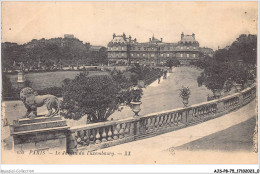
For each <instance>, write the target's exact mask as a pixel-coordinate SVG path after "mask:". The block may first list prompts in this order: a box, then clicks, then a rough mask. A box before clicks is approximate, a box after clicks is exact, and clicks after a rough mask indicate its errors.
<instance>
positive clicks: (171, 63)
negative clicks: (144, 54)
mask: <svg viewBox="0 0 260 174" xmlns="http://www.w3.org/2000/svg"><path fill="white" fill-rule="evenodd" d="M173 65H174V61H173V60H172V59H168V60H167V61H166V66H167V67H169V68H172V67H173Z"/></svg>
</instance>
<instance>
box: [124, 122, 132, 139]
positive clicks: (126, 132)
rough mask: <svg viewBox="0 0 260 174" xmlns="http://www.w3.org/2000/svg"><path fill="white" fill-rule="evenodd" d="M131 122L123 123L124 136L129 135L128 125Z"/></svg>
mask: <svg viewBox="0 0 260 174" xmlns="http://www.w3.org/2000/svg"><path fill="white" fill-rule="evenodd" d="M130 124H131V123H126V124H125V137H129V127H130Z"/></svg>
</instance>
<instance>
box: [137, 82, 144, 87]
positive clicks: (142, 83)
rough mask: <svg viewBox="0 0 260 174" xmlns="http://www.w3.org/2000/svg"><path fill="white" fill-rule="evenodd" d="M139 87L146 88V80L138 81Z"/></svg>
mask: <svg viewBox="0 0 260 174" xmlns="http://www.w3.org/2000/svg"><path fill="white" fill-rule="evenodd" d="M137 86H138V87H139V88H144V87H145V83H144V80H138V81H137Z"/></svg>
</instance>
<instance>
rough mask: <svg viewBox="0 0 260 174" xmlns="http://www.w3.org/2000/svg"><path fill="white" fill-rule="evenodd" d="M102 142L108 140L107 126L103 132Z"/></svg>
mask: <svg viewBox="0 0 260 174" xmlns="http://www.w3.org/2000/svg"><path fill="white" fill-rule="evenodd" d="M102 142H107V133H106V128H103V133H102Z"/></svg>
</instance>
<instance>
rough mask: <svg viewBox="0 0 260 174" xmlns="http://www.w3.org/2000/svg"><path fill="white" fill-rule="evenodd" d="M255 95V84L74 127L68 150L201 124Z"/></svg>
mask: <svg viewBox="0 0 260 174" xmlns="http://www.w3.org/2000/svg"><path fill="white" fill-rule="evenodd" d="M255 96H256V86H255V85H253V86H252V87H250V88H247V89H244V90H243V91H241V92H237V93H235V94H232V95H229V96H226V97H223V98H221V99H216V100H212V101H208V102H205V103H200V104H196V105H192V106H189V107H185V108H179V109H172V110H168V111H163V112H158V113H152V114H148V115H144V116H139V117H132V118H127V119H123V120H118V121H108V122H102V123H95V124H89V125H84V126H78V127H71V128H70V129H69V130H68V132H69V133H68V135H67V152H68V153H74V152H77V151H80V150H96V149H100V148H106V147H109V146H114V145H117V144H122V143H126V142H130V141H134V140H138V139H142V138H147V137H151V136H155V135H159V134H162V133H166V132H170V131H174V130H177V129H181V128H184V127H187V126H190V125H194V124H198V123H201V122H204V121H207V120H210V119H214V118H216V117H219V116H221V115H224V114H227V113H229V112H231V111H233V110H235V109H238V108H241V107H242V106H244V105H246V104H248V103H249V102H250V101H252V100H253V99H254V98H255Z"/></svg>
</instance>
